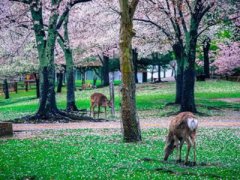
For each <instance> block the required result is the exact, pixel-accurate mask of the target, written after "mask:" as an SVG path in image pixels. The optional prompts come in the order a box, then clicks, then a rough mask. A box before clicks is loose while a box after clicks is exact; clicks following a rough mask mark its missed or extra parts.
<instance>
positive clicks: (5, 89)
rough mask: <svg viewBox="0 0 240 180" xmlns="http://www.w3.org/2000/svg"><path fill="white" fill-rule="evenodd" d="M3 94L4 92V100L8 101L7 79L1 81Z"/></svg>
mask: <svg viewBox="0 0 240 180" xmlns="http://www.w3.org/2000/svg"><path fill="white" fill-rule="evenodd" d="M3 92H4V95H5V99H9V98H10V97H9V89H8V82H7V79H4V81H3Z"/></svg>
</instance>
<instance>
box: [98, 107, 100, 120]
mask: <svg viewBox="0 0 240 180" xmlns="http://www.w3.org/2000/svg"><path fill="white" fill-rule="evenodd" d="M99 113H100V106H98V119H99Z"/></svg>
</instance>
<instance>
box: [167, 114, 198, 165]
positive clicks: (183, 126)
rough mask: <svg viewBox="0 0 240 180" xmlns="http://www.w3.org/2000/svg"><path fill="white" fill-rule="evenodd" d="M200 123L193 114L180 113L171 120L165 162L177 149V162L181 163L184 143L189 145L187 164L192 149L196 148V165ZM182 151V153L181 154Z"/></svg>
mask: <svg viewBox="0 0 240 180" xmlns="http://www.w3.org/2000/svg"><path fill="white" fill-rule="evenodd" d="M197 126H198V121H197V120H196V117H195V116H194V115H193V114H192V113H191V112H182V113H179V114H178V115H177V116H176V117H175V118H174V119H172V120H171V122H170V126H169V132H168V136H167V139H166V146H165V156H164V160H167V159H168V156H169V155H170V154H171V153H172V152H173V150H174V149H175V148H177V156H178V159H177V162H181V150H182V146H183V143H184V142H186V143H187V154H186V158H185V164H187V163H188V156H189V152H190V149H191V147H192V146H193V148H194V161H193V162H194V164H195V163H196V143H195V137H196V130H197ZM179 150H180V152H179Z"/></svg>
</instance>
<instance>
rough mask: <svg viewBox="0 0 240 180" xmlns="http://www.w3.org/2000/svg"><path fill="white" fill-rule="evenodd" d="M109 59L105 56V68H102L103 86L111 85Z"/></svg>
mask: <svg viewBox="0 0 240 180" xmlns="http://www.w3.org/2000/svg"><path fill="white" fill-rule="evenodd" d="M108 74H109V57H108V56H104V55H103V66H102V85H103V86H108V85H109V76H108Z"/></svg>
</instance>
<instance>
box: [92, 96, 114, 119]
mask: <svg viewBox="0 0 240 180" xmlns="http://www.w3.org/2000/svg"><path fill="white" fill-rule="evenodd" d="M90 101H91V107H90V116H91V113H93V117H94V118H95V114H94V108H95V107H96V106H98V118H99V113H100V107H101V106H102V107H104V108H105V117H106V111H107V106H108V107H110V108H112V101H111V100H108V99H107V97H106V96H105V95H104V94H102V93H94V94H92V95H91V100H90Z"/></svg>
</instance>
